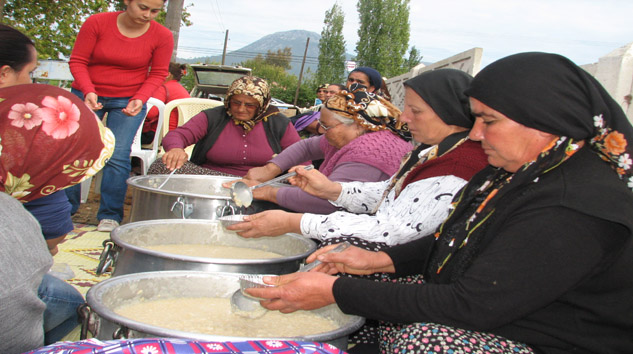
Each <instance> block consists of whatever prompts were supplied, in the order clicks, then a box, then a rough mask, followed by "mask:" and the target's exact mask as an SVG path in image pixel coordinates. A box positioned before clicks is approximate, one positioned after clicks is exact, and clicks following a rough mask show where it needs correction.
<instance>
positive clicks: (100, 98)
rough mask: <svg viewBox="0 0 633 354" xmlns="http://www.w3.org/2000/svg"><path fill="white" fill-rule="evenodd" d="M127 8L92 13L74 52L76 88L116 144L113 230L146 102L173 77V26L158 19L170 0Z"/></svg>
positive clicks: (110, 200)
mask: <svg viewBox="0 0 633 354" xmlns="http://www.w3.org/2000/svg"><path fill="white" fill-rule="evenodd" d="M124 2H125V5H126V6H127V8H126V10H125V11H120V12H108V13H100V14H96V15H93V16H90V17H89V18H88V19H87V20H86V22H85V23H84V24H83V26H82V27H81V30H80V31H79V34H78V35H77V39H76V41H75V46H74V48H73V52H72V54H71V56H70V71H71V73H72V74H73V77H74V78H75V81H74V82H73V85H72V92H73V93H74V94H76V95H77V96H79V97H81V98H82V99H84V101H85V102H86V104H87V105H88V107H90V108H92V109H93V110H94V111H95V112H96V113H97V115H98V116H99V117H101V118H103V116H104V115H105V114H106V113H107V114H108V117H107V127H108V128H110V129H111V130H112V132H114V135H115V137H116V146H115V150H114V154H113V155H112V158H111V159H110V160H109V161H108V163H107V164H106V165H105V167H104V168H103V179H104V180H105V181H107V183H103V184H101V205H100V206H99V211H98V213H97V219H99V226H98V227H97V230H99V231H112V230H113V229H114V228H115V227H117V226H118V225H119V223H120V222H121V220H122V219H123V202H124V199H125V193H126V191H127V184H126V182H125V181H126V179H127V178H128V177H129V174H130V168H131V167H130V149H131V145H132V140H133V139H134V135H135V134H136V131H137V130H138V127H139V126H140V125H141V123H142V121H143V117H144V116H145V112H146V106H145V102H146V101H147V99H148V98H149V97H150V96H151V95H152V93H153V92H154V91H155V90H156V88H157V87H158V86H160V85H161V84H162V83H163V81H164V80H165V77H167V73H168V67H169V60H170V58H171V54H172V51H173V48H174V40H173V36H172V34H171V32H170V31H169V30H168V29H167V28H165V27H163V26H161V25H160V24H158V23H157V22H155V21H153V19H154V18H155V17H156V16H157V15H158V13H159V12H160V10H161V9H162V8H163V6H164V4H165V2H166V0H124ZM79 194H80V189H79V188H78V187H74V188H69V189H68V196H69V199H70V201H71V203H72V204H73V212H74V211H76V210H77V208H78V207H79Z"/></svg>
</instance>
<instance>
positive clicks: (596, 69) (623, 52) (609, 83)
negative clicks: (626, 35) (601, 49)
mask: <svg viewBox="0 0 633 354" xmlns="http://www.w3.org/2000/svg"><path fill="white" fill-rule="evenodd" d="M581 67H582V68H583V69H585V70H587V71H588V72H589V73H590V74H591V75H593V76H594V77H595V78H596V79H597V80H598V81H599V82H600V83H601V84H602V86H604V88H605V89H606V90H607V91H608V92H609V94H611V97H613V99H614V100H615V101H616V102H618V103H619V104H620V106H621V107H622V109H623V110H624V112H625V113H626V115H627V117H628V118H629V121H631V123H632V124H633V107H632V105H631V97H632V95H633V43H629V44H627V45H625V46H623V47H620V48H618V49H616V50H614V51H612V52H610V53H608V54H607V55H605V56H603V57H601V58H600V59H598V62H597V63H592V64H587V65H581Z"/></svg>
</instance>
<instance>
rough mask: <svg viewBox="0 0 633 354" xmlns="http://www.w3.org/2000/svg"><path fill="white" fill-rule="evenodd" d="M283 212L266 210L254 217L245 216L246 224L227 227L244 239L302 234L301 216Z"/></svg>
mask: <svg viewBox="0 0 633 354" xmlns="http://www.w3.org/2000/svg"><path fill="white" fill-rule="evenodd" d="M302 215H303V214H297V213H288V212H285V211H282V210H266V211H263V212H261V213H257V214H253V215H245V216H244V222H241V223H237V224H234V225H231V226H228V227H227V230H232V231H235V232H237V234H238V235H240V236H242V237H248V238H250V237H263V236H279V235H283V234H286V233H289V232H294V233H300V232H301V216H302Z"/></svg>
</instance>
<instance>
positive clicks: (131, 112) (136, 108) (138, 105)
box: [121, 98, 143, 116]
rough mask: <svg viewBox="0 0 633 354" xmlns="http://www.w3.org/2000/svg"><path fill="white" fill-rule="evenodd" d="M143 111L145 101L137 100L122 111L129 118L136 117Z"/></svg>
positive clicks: (129, 103) (132, 101)
mask: <svg viewBox="0 0 633 354" xmlns="http://www.w3.org/2000/svg"><path fill="white" fill-rule="evenodd" d="M141 109H143V101H141V100H139V99H138V98H137V99H135V100H131V101H130V102H128V104H127V107H125V108H123V109H122V110H121V111H122V112H123V113H125V114H127V115H128V116H135V115H137V114H139V113H140V112H141Z"/></svg>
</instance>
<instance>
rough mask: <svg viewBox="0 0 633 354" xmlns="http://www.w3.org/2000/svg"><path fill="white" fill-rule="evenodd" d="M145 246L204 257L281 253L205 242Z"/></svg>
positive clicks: (256, 256) (266, 256)
mask: <svg viewBox="0 0 633 354" xmlns="http://www.w3.org/2000/svg"><path fill="white" fill-rule="evenodd" d="M145 248H147V249H150V250H154V251H158V252H163V253H170V254H178V255H182V256H190V257H205V258H231V259H269V258H280V257H281V255H280V254H279V253H275V252H269V251H264V250H259V249H255V248H246V247H234V246H223V245H206V244H186V243H184V244H167V245H151V246H146V247H145Z"/></svg>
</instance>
